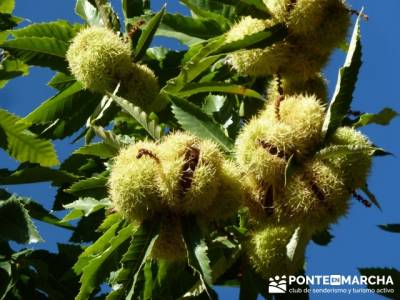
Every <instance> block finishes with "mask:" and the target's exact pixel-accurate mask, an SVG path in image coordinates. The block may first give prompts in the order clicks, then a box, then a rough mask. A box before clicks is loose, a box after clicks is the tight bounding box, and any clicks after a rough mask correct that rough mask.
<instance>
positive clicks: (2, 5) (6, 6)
mask: <svg viewBox="0 0 400 300" xmlns="http://www.w3.org/2000/svg"><path fill="white" fill-rule="evenodd" d="M14 7H15V0H2V1H1V2H0V12H2V13H6V14H11V13H12V12H13V11H14Z"/></svg>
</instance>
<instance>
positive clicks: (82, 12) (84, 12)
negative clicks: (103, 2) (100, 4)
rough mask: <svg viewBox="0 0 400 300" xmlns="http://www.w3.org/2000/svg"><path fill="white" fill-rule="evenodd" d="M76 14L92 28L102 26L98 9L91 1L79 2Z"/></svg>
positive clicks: (78, 0) (80, 0) (81, 0)
mask: <svg viewBox="0 0 400 300" xmlns="http://www.w3.org/2000/svg"><path fill="white" fill-rule="evenodd" d="M75 13H76V14H77V15H78V16H80V17H81V18H82V19H83V20H84V21H86V23H88V24H89V25H92V26H96V25H97V26H98V25H102V19H101V16H100V13H99V11H98V10H97V8H96V7H95V6H94V5H92V4H91V2H90V1H89V0H77V1H76V5H75Z"/></svg>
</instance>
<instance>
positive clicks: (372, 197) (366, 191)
mask: <svg viewBox="0 0 400 300" xmlns="http://www.w3.org/2000/svg"><path fill="white" fill-rule="evenodd" d="M361 190H362V191H363V192H364V194H365V195H367V197H368V199H369V201H371V202H372V203H373V204H374V205H375V206H376V207H377V208H378V209H379V210H380V211H382V207H381V205H380V204H379V202H378V199H377V198H376V197H375V195H374V194H373V193H372V192H371V191H370V190H369V188H368V186H367V185H365V186H363V187H362V188H361Z"/></svg>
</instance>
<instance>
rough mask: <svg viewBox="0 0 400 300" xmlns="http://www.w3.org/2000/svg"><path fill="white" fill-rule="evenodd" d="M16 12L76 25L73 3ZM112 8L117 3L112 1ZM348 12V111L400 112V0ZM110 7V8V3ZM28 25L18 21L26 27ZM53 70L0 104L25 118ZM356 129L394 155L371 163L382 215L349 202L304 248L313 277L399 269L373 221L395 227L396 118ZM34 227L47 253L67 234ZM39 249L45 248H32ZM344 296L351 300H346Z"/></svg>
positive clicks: (20, 82) (399, 243) (389, 239)
mask: <svg viewBox="0 0 400 300" xmlns="http://www.w3.org/2000/svg"><path fill="white" fill-rule="evenodd" d="M16 2H17V6H16V10H15V14H16V15H18V16H21V17H25V18H27V19H29V20H31V21H32V22H40V21H52V20H57V19H67V20H69V21H73V22H80V19H79V18H78V17H77V16H75V15H74V14H73V7H74V4H75V1H74V0H63V1H60V0H59V1H52V0H36V1H35V3H34V4H33V3H32V1H29V0H16ZM113 2H115V3H118V4H119V1H113ZM153 2H157V3H156V4H155V5H154V9H159V8H160V7H161V6H162V4H163V1H153ZM348 2H349V3H350V4H351V5H352V6H353V8H354V9H358V10H359V9H360V8H361V7H362V6H365V12H366V13H367V14H368V15H369V17H370V20H369V21H368V22H363V23H362V41H363V61H364V64H363V67H362V69H361V74H360V76H359V83H358V86H357V90H356V92H355V101H354V107H353V108H354V109H355V110H361V111H365V112H378V111H379V110H381V109H382V108H383V107H392V108H394V109H395V110H397V111H400V91H399V85H400V81H399V79H400V77H399V76H398V72H399V70H400V59H399V53H400V43H399V42H398V38H399V37H400V18H398V12H399V11H400V2H399V1H398V0H380V1H376V0H351V1H348ZM116 5H117V4H116ZM168 10H169V11H170V12H173V11H177V10H178V11H180V12H185V10H184V9H183V8H182V7H181V6H179V4H178V1H176V0H175V1H169V2H168ZM27 24H28V23H27V22H25V25H27ZM155 44H157V45H163V46H167V47H171V48H175V47H177V45H178V44H177V43H176V42H172V41H170V40H168V39H157V40H156V41H155ZM343 61H344V54H343V53H340V52H337V53H335V55H334V56H333V57H332V59H331V62H330V64H329V66H328V67H327V68H326V70H325V72H324V73H325V75H326V77H327V79H328V80H329V87H330V92H331V93H332V90H333V87H334V85H335V83H336V78H337V70H338V67H339V66H340V65H341V64H342V63H343ZM52 74H53V73H52V72H51V71H49V70H47V69H41V68H32V69H31V74H30V76H29V77H21V78H18V79H16V80H13V81H12V82H10V83H9V84H8V85H7V86H6V88H4V89H3V90H0V107H1V108H5V109H7V110H9V111H11V112H13V113H16V114H18V115H20V116H24V115H26V114H27V113H28V112H30V111H31V110H32V109H33V108H35V107H36V106H38V105H39V104H40V103H41V102H42V101H43V100H44V99H47V98H49V97H50V96H52V95H53V94H54V93H55V91H54V90H53V89H51V88H49V87H47V86H46V85H45V83H46V82H47V81H48V80H49V79H50V78H51V76H52ZM363 131H364V132H365V133H366V134H367V135H368V136H369V137H370V138H371V140H372V141H374V142H375V143H376V144H377V145H379V146H381V147H383V148H385V149H387V150H388V151H390V152H392V153H394V154H395V156H396V157H385V158H378V159H376V161H375V164H374V167H373V172H372V175H371V177H370V179H369V184H370V189H371V190H372V191H373V192H374V193H375V194H376V196H377V198H378V200H379V201H380V202H381V205H382V207H383V212H380V211H379V210H377V209H375V208H369V209H368V208H365V207H364V206H363V205H361V204H360V203H358V202H356V201H353V205H352V208H351V211H350V212H349V214H348V216H347V217H346V218H343V219H342V220H341V221H340V222H339V223H338V224H337V225H334V226H333V227H332V233H333V234H334V235H335V238H334V240H333V241H332V243H331V244H330V245H329V246H328V247H320V246H317V245H315V244H311V245H310V246H309V247H308V249H307V273H308V274H310V275H313V274H349V275H351V274H354V275H355V274H357V268H358V267H396V268H399V269H400V258H399V254H398V253H399V249H400V236H399V235H396V234H391V233H387V232H384V231H382V230H380V229H378V228H377V226H376V225H377V224H386V223H400V214H399V210H400V201H399V199H398V196H397V184H399V183H400V182H399V176H398V175H397V173H396V169H397V168H400V162H399V159H398V156H399V154H400V151H399V149H400V147H399V146H400V139H399V131H400V120H399V119H397V120H395V121H394V122H393V123H392V124H391V126H390V127H380V126H376V125H372V126H369V127H367V128H365V129H363ZM56 147H57V151H58V154H59V156H60V159H65V158H66V157H67V156H68V154H69V153H70V152H71V150H72V149H74V147H76V145H71V144H70V141H69V140H64V141H59V142H56ZM0 162H1V163H0V168H5V167H7V168H11V169H12V168H15V167H16V166H17V165H18V164H17V163H16V162H15V161H13V160H11V159H9V158H8V157H7V155H5V154H4V152H1V151H0ZM8 190H9V191H11V192H16V193H19V194H20V195H24V196H30V197H32V198H33V199H35V200H37V201H39V202H41V203H42V204H43V205H44V206H45V207H47V208H50V207H51V204H52V199H53V196H54V194H55V191H54V190H53V189H52V188H51V187H50V185H49V184H34V185H25V186H14V187H8ZM38 226H39V229H40V230H41V233H42V235H43V237H44V238H45V240H46V241H47V243H48V244H47V245H46V246H47V247H48V249H50V250H55V249H56V241H60V240H61V241H67V240H68V238H69V236H68V233H67V232H65V231H64V230H61V229H53V228H51V230H49V228H48V227H47V226H46V225H44V224H40V223H39V224H38ZM39 246H41V247H43V246H44V245H39ZM218 291H219V294H220V298H221V299H223V300H225V299H236V298H237V295H238V293H237V291H236V290H233V289H225V288H224V289H218ZM380 298H381V297H379V296H376V295H363V296H360V297H359V298H358V297H355V296H352V297H351V299H380ZM311 299H337V298H336V297H335V296H329V295H327V296H316V295H314V296H311ZM349 299H350V298H349Z"/></svg>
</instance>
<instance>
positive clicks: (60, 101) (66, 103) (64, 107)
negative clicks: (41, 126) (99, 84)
mask: <svg viewBox="0 0 400 300" xmlns="http://www.w3.org/2000/svg"><path fill="white" fill-rule="evenodd" d="M80 91H83V86H82V84H81V83H79V82H75V83H74V84H72V85H71V86H69V87H67V88H66V89H64V90H62V91H60V92H59V93H58V94H57V95H55V96H53V97H51V98H50V99H48V100H46V101H44V102H43V103H42V104H41V105H40V106H39V107H38V108H36V109H35V110H34V111H33V112H31V113H30V114H29V115H27V116H26V117H25V120H26V121H28V122H31V123H40V122H50V121H55V120H57V119H58V118H60V117H61V116H62V115H63V114H66V113H67V111H68V110H71V109H72V106H76V104H77V103H76V104H75V105H73V103H71V102H73V101H74V96H75V95H76V94H77V93H79V92H80Z"/></svg>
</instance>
